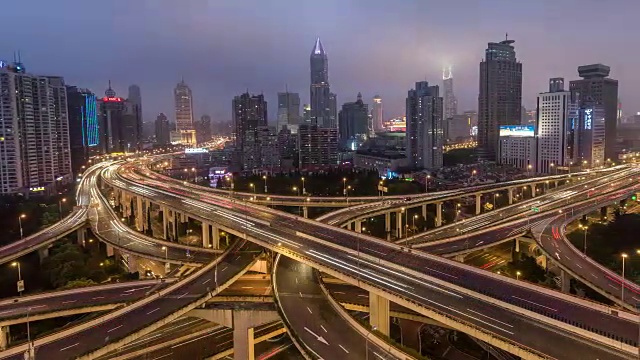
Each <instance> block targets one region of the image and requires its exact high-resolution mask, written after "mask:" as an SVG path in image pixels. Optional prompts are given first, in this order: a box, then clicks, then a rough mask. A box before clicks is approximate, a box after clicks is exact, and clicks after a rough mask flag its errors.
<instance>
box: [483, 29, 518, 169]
mask: <svg viewBox="0 0 640 360" xmlns="http://www.w3.org/2000/svg"><path fill="white" fill-rule="evenodd" d="M513 43H514V41H513V40H508V39H507V40H504V41H500V42H498V43H494V42H491V43H489V44H488V47H487V49H486V50H485V59H484V60H483V61H482V62H480V93H479V95H478V148H479V150H480V155H481V156H482V157H484V158H486V159H488V160H495V159H496V156H497V146H498V136H499V127H500V125H511V124H514V123H520V121H521V111H522V64H521V63H520V62H518V61H517V60H516V52H515V50H514V48H513Z"/></svg>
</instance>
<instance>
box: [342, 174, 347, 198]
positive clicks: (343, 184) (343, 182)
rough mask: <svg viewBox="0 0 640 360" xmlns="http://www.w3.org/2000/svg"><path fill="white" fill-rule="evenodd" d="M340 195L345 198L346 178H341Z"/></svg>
mask: <svg viewBox="0 0 640 360" xmlns="http://www.w3.org/2000/svg"><path fill="white" fill-rule="evenodd" d="M342 195H344V196H347V178H342Z"/></svg>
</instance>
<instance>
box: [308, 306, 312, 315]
mask: <svg viewBox="0 0 640 360" xmlns="http://www.w3.org/2000/svg"><path fill="white" fill-rule="evenodd" d="M307 310H309V314H313V311H311V309H309V307H308V306H307Z"/></svg>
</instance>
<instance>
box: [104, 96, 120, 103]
mask: <svg viewBox="0 0 640 360" xmlns="http://www.w3.org/2000/svg"><path fill="white" fill-rule="evenodd" d="M102 101H104V102H122V98H121V97H108V96H105V97H103V98H102Z"/></svg>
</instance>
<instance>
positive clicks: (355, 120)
mask: <svg viewBox="0 0 640 360" xmlns="http://www.w3.org/2000/svg"><path fill="white" fill-rule="evenodd" d="M368 120H369V107H368V105H367V104H365V103H364V102H363V101H362V94H360V93H358V97H357V100H356V101H355V102H348V103H345V104H344V105H342V110H340V113H339V114H338V132H339V134H340V147H341V148H343V149H349V150H356V149H357V148H358V147H359V144H361V143H363V142H364V141H365V140H366V139H367V138H368V136H369V127H368Z"/></svg>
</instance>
